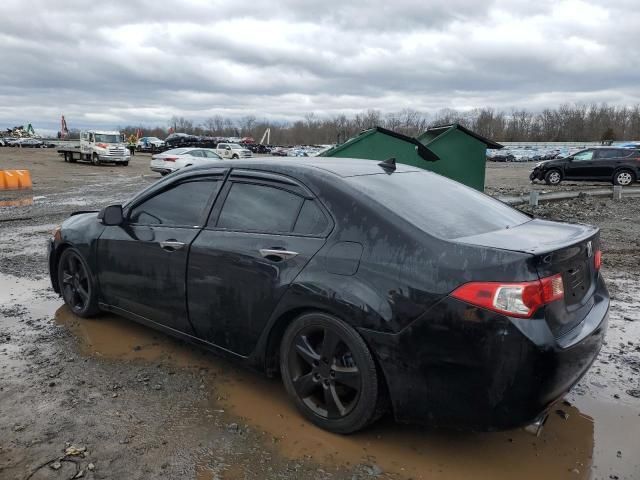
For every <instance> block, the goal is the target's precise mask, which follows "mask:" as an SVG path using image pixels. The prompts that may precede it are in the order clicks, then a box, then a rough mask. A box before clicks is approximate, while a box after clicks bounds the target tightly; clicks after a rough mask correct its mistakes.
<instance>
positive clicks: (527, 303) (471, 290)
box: [451, 274, 564, 318]
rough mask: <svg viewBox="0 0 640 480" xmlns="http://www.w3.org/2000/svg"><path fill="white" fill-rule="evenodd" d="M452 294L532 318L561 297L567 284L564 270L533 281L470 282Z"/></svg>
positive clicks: (480, 305)
mask: <svg viewBox="0 0 640 480" xmlns="http://www.w3.org/2000/svg"><path fill="white" fill-rule="evenodd" d="M451 296H452V297H453V298H457V299H458V300H462V301H464V302H467V303H470V304H472V305H475V306H477V307H482V308H487V309H489V310H493V311H494V312H498V313H503V314H505V315H509V316H512V317H520V318H529V317H531V315H533V313H534V312H535V311H536V310H538V308H540V307H542V306H543V305H546V304H548V303H551V302H554V301H556V300H560V299H561V298H562V297H563V296H564V284H563V282H562V275H561V274H557V275H553V276H552V277H546V278H542V279H540V280H535V281H532V282H514V283H504V282H470V283H465V284H464V285H461V286H460V287H458V288H456V289H455V290H454V291H453V292H452V293H451Z"/></svg>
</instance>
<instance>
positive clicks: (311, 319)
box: [280, 313, 382, 433]
mask: <svg viewBox="0 0 640 480" xmlns="http://www.w3.org/2000/svg"><path fill="white" fill-rule="evenodd" d="M280 368H281V372H282V378H283V382H284V384H285V387H286V389H287V392H288V393H289V395H290V396H291V397H292V398H293V399H294V402H295V403H296V406H297V407H298V408H299V410H300V411H301V412H302V413H303V414H304V415H305V416H306V417H307V418H308V419H309V420H311V421H312V422H313V423H315V424H316V425H318V426H320V427H322V428H324V429H326V430H330V431H333V432H337V433H352V432H355V431H357V430H360V429H361V428H364V427H365V426H366V425H368V424H369V423H371V422H373V421H374V420H376V419H377V418H378V417H379V416H380V414H381V413H382V412H381V409H380V408H379V407H380V405H379V401H378V397H379V392H378V390H379V378H378V374H377V370H376V366H375V362H374V360H373V357H372V356H371V353H370V351H369V349H368V347H367V345H366V344H365V343H364V341H363V340H362V337H360V335H359V334H358V333H357V332H356V331H355V330H354V329H353V328H351V327H350V326H348V325H347V324H345V323H343V322H342V321H340V320H338V319H336V318H335V317H332V316H330V315H326V314H323V313H311V314H305V315H303V316H301V317H299V318H298V319H296V320H295V321H294V322H293V323H292V324H291V325H290V326H289V328H288V329H287V331H286V332H285V335H284V338H283V341H282V345H281V351H280Z"/></svg>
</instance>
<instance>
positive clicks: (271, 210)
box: [217, 182, 304, 233]
mask: <svg viewBox="0 0 640 480" xmlns="http://www.w3.org/2000/svg"><path fill="white" fill-rule="evenodd" d="M303 200H304V199H303V198H302V197H300V196H299V195H296V194H295V193H292V192H289V191H287V190H282V189H280V188H276V187H271V186H267V185H260V184H255V183H239V182H234V183H233V184H232V185H231V189H230V190H229V194H228V195H227V198H226V200H225V202H224V205H223V206H222V211H221V212H220V218H219V219H218V223H217V227H218V228H226V229H229V230H240V231H252V232H267V233H289V232H291V231H292V230H293V226H294V223H295V221H296V219H297V218H298V212H300V207H301V206H302V202H303Z"/></svg>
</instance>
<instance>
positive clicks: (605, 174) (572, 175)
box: [529, 147, 640, 186]
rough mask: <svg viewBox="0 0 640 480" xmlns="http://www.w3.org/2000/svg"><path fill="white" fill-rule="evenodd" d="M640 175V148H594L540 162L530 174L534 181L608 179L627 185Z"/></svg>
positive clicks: (557, 182) (554, 183)
mask: <svg viewBox="0 0 640 480" xmlns="http://www.w3.org/2000/svg"><path fill="white" fill-rule="evenodd" d="M638 178H640V150H635V149H631V148H614V147H604V148H600V147H594V148H587V149H585V150H581V151H579V152H577V153H574V154H572V155H569V156H567V157H565V158H556V159H554V160H548V161H545V162H539V163H537V164H536V166H535V167H534V168H533V171H532V172H531V174H530V175H529V179H530V180H531V181H534V180H544V181H545V182H546V183H547V185H558V184H559V183H560V182H561V181H563V180H591V181H594V180H595V181H609V182H612V183H613V184H614V185H623V186H628V185H631V184H633V183H634V182H636V181H637V180H638Z"/></svg>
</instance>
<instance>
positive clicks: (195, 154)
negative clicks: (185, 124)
mask: <svg viewBox="0 0 640 480" xmlns="http://www.w3.org/2000/svg"><path fill="white" fill-rule="evenodd" d="M189 155H190V156H192V157H204V155H203V154H202V150H191V151H190V152H189Z"/></svg>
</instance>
